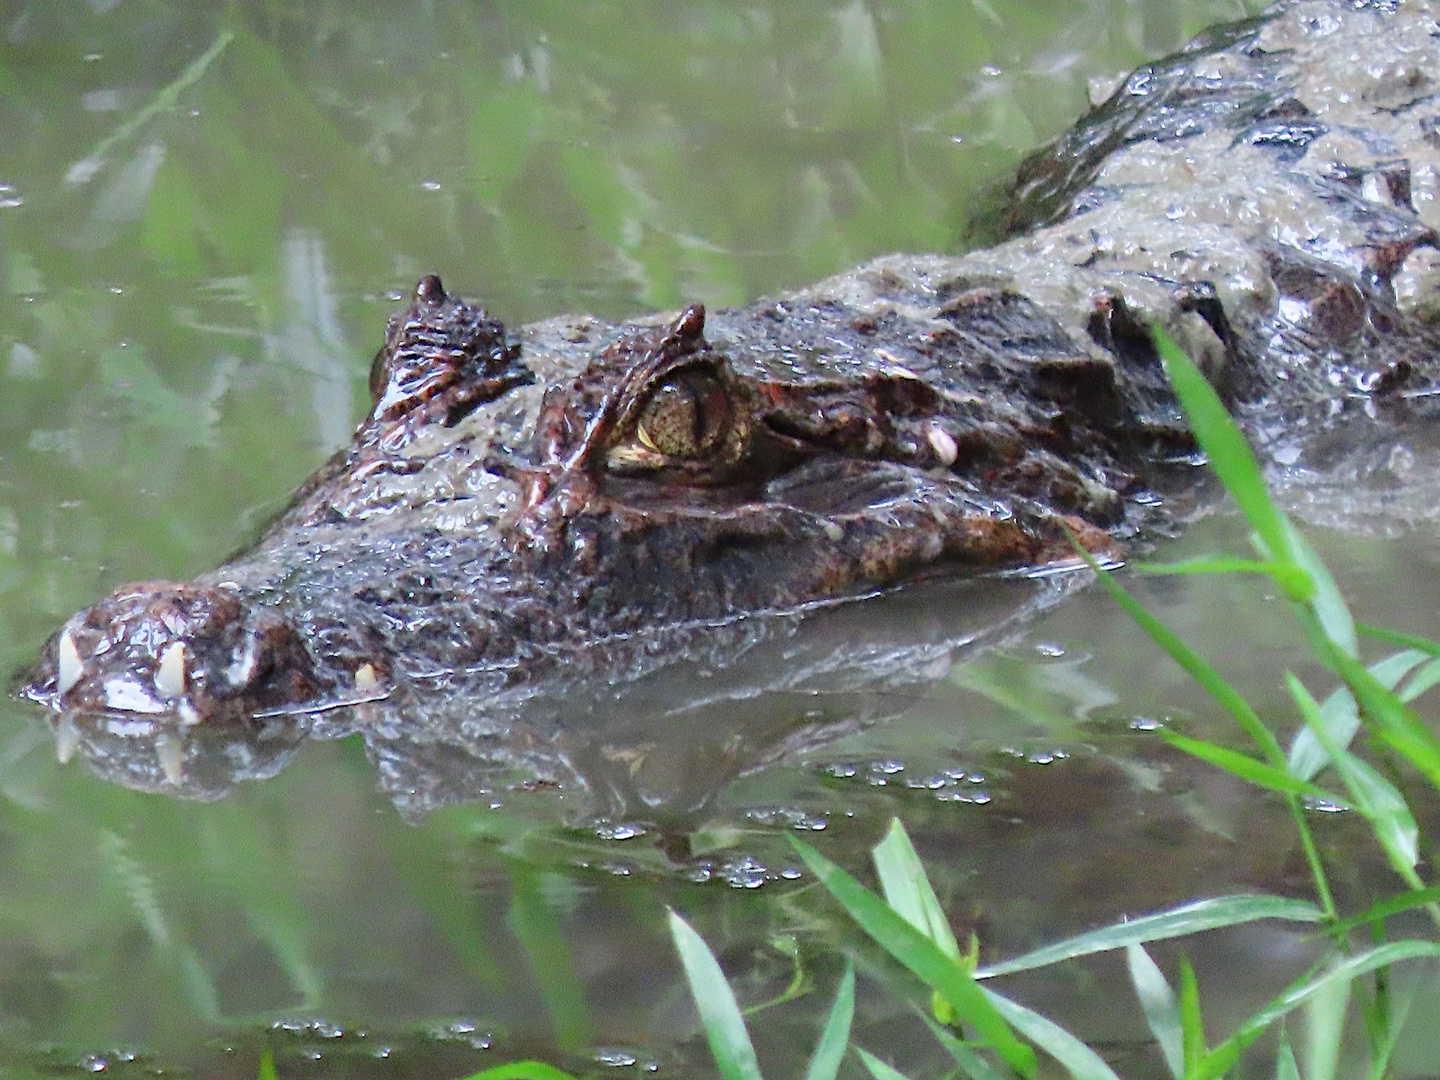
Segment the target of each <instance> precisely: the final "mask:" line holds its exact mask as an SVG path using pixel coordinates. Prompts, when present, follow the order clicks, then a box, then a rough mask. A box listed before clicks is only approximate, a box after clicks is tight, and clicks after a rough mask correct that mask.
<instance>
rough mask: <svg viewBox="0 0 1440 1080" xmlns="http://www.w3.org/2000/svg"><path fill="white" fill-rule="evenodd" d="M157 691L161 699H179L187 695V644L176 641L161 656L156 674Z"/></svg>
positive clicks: (166, 647) (167, 646)
mask: <svg viewBox="0 0 1440 1080" xmlns="http://www.w3.org/2000/svg"><path fill="white" fill-rule="evenodd" d="M155 689H156V690H159V691H160V696H161V697H167V698H177V697H180V696H181V695H183V694H184V693H185V643H184V642H183V641H174V642H171V643H170V644H169V645H166V646H165V651H164V652H162V653H161V654H160V667H159V668H158V669H157V670H156V672H155Z"/></svg>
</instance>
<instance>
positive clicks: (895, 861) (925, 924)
mask: <svg viewBox="0 0 1440 1080" xmlns="http://www.w3.org/2000/svg"><path fill="white" fill-rule="evenodd" d="M873 855H874V859H875V872H876V874H878V875H879V877H880V888H881V889H882V890H884V893H885V902H886V903H887V904H889V905H890V906H891V907H892V908H894V909H895V910H896V911H897V912H899V913H900V914H901V915H903V916H904V917H905V921H906V922H908V923H909V924H910V925H911V926H913V927H915V929H916V930H919V931H920V932H921V933H922V934H924V935H925V936H926V937H928V938H929V939H930V940H931V941H933V942H934V943H935V944H936V945H937V946H939V948H940V951H941V952H943V953H944V954H945V955H946V956H949V957H950V958H952V959H954V960H957V961H958V960H959V959H960V944H959V942H957V941H956V940H955V932H954V931H953V930H951V929H950V920H949V919H947V918H946V917H945V909H944V908H942V907H941V906H940V899H939V897H937V896H936V895H935V889H934V887H933V886H932V885H931V884H930V878H929V877H928V876H927V875H926V873H925V867H924V866H923V865H922V864H921V862H920V856H919V855H917V854H916V853H915V845H914V844H912V843H911V842H910V835H909V833H907V832H906V831H905V826H904V825H902V824H901V823H900V819H899V818H894V819H892V820H891V822H890V829H889V831H888V832H886V834H885V839H884V840H882V841H880V843H879V844H877V845H875V850H874V852H873Z"/></svg>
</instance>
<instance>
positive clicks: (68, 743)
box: [55, 712, 80, 765]
mask: <svg viewBox="0 0 1440 1080" xmlns="http://www.w3.org/2000/svg"><path fill="white" fill-rule="evenodd" d="M79 746H80V729H79V728H77V727H76V726H75V718H74V717H73V716H71V715H70V714H69V713H68V712H67V713H61V714H60V719H59V720H57V721H55V756H56V757H57V758H59V759H60V764H61V765H68V764H69V763H70V759H71V758H73V757H74V756H75V751H76V749H77V748H78V747H79Z"/></svg>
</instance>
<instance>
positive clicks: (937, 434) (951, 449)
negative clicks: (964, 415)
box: [929, 427, 960, 469]
mask: <svg viewBox="0 0 1440 1080" xmlns="http://www.w3.org/2000/svg"><path fill="white" fill-rule="evenodd" d="M929 436H930V446H931V447H932V448H933V449H934V451H935V456H936V457H938V458H939V459H940V464H941V465H944V466H945V467H946V468H947V469H948V468H949V467H950V466H951V465H954V464H955V459H956V458H958V457H959V456H960V444H959V443H957V442H956V441H955V436H953V435H951V434H950V433H949V432H948V431H946V430H945V429H943V428H938V427H932V428H931V429H930V431H929Z"/></svg>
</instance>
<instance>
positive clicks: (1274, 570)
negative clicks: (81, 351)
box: [1130, 555, 1310, 595]
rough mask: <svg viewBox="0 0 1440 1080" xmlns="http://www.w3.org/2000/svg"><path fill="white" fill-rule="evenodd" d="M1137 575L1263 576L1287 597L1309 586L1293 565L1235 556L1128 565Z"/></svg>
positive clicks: (1304, 577) (1301, 591)
mask: <svg viewBox="0 0 1440 1080" xmlns="http://www.w3.org/2000/svg"><path fill="white" fill-rule="evenodd" d="M1130 569H1131V570H1133V571H1134V572H1135V573H1137V574H1156V575H1160V574H1187V575H1188V574H1265V575H1267V576H1269V577H1272V578H1274V579H1275V580H1276V581H1278V582H1279V583H1280V585H1281V587H1282V588H1284V589H1285V592H1286V594H1287V595H1289V594H1292V593H1301V594H1303V593H1304V592H1305V590H1306V589H1308V588H1309V587H1310V583H1309V581H1308V580H1307V578H1306V576H1305V573H1304V571H1302V570H1299V569H1298V568H1297V567H1296V566H1295V564H1294V563H1288V562H1273V561H1264V560H1260V559H1243V558H1240V557H1239V556H1236V555H1197V556H1196V557H1195V558H1193V559H1180V560H1177V561H1176V562H1168V563H1151V562H1144V563H1131V564H1130Z"/></svg>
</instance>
